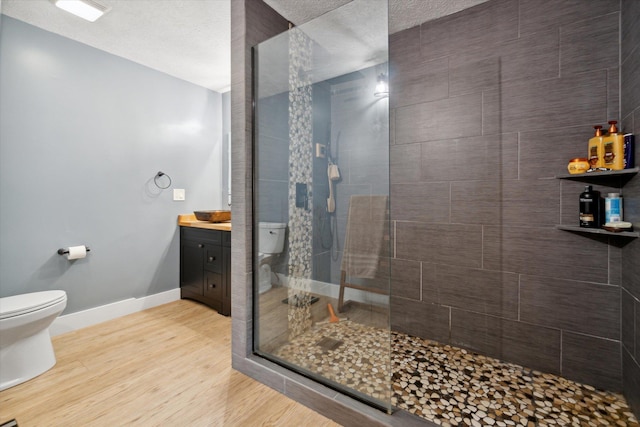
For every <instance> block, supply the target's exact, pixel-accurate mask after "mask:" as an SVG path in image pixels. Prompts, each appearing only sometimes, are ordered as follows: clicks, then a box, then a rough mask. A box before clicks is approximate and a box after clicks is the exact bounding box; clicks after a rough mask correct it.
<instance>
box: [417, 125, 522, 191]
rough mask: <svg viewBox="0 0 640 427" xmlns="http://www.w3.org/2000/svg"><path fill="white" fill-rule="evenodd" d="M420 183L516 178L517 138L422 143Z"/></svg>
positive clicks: (481, 137) (476, 138)
mask: <svg viewBox="0 0 640 427" xmlns="http://www.w3.org/2000/svg"><path fill="white" fill-rule="evenodd" d="M421 145H422V151H421V158H422V166H421V167H422V169H421V177H422V180H423V181H463V180H500V179H517V178H518V135H517V134H516V133H505V134H501V135H489V136H474V137H469V138H458V139H445V140H439V141H429V142H424V143H422V144H421Z"/></svg>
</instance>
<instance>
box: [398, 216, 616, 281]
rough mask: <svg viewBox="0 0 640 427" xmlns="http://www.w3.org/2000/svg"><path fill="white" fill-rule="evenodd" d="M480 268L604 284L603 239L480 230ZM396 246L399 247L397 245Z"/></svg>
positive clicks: (550, 231)
mask: <svg viewBox="0 0 640 427" xmlns="http://www.w3.org/2000/svg"><path fill="white" fill-rule="evenodd" d="M483 242H484V243H483V260H484V261H483V267H484V268H486V269H489V270H503V271H512V272H516V273H524V274H535V275H540V276H546V277H556V278H565V279H575V280H584V281H592V282H598V283H607V278H608V271H607V252H608V247H607V239H606V238H604V239H602V238H600V239H599V240H592V239H588V238H586V237H585V236H583V235H576V234H573V233H568V232H566V231H560V230H555V229H551V228H525V227H510V228H508V227H504V228H501V227H491V226H485V227H484V240H483ZM398 245H399V243H398Z"/></svg>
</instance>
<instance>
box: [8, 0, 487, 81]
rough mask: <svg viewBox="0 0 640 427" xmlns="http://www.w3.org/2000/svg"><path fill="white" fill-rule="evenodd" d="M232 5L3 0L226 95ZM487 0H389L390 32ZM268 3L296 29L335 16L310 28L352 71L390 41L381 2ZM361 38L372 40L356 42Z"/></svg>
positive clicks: (37, 20) (71, 34)
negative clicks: (76, 10)
mask: <svg viewBox="0 0 640 427" xmlns="http://www.w3.org/2000/svg"><path fill="white" fill-rule="evenodd" d="M231 1H240V0H99V2H100V3H102V4H104V5H106V6H108V7H110V8H111V10H110V11H109V12H108V13H107V14H106V15H104V16H103V17H102V18H100V19H98V20H97V21H96V22H94V23H90V22H87V21H84V20H82V19H80V18H77V17H75V16H73V15H70V14H68V13H67V12H64V11H62V10H60V9H58V8H57V7H55V6H54V5H53V4H52V2H51V1H50V0H0V5H1V8H2V13H4V14H5V15H8V16H10V17H13V18H16V19H19V20H21V21H24V22H27V23H29V24H32V25H35V26H37V27H40V28H42V29H44V30H47V31H51V32H53V33H56V34H59V35H62V36H64V37H68V38H70V39H73V40H77V41H79V42H81V43H84V44H87V45H89V46H93V47H95V48H98V49H101V50H104V51H106V52H109V53H112V54H114V55H118V56H121V57H123V58H127V59H129V60H131V61H134V62H137V63H139V64H142V65H145V66H147V67H150V68H153V69H156V70H159V71H162V72H164V73H167V74H170V75H172V76H174V77H178V78H181V79H183V80H186V81H189V82H192V83H195V84H197V85H200V86H203V87H206V88H209V89H213V90H216V91H219V92H224V91H226V90H228V88H229V86H230V81H231V77H230V68H231V67H230V57H231V54H230V51H231V47H230V45H231V35H230V31H231V18H230V2H231ZM485 1H487V0H389V32H390V33H395V32H397V31H401V30H403V29H406V28H410V27H413V26H416V25H418V24H420V23H422V22H426V21H429V20H432V19H436V18H439V17H441V16H445V15H448V14H451V13H455V12H457V11H459V10H462V9H465V8H468V7H471V6H474V5H476V4H479V3H483V2H485ZM265 2H266V3H267V4H269V5H270V6H271V7H272V8H274V9H275V10H276V11H277V12H278V13H280V14H281V15H282V16H284V17H285V18H287V19H288V20H289V21H291V22H293V23H294V24H296V25H301V24H304V23H306V22H309V21H311V20H313V19H314V18H316V17H318V16H321V15H329V16H326V17H325V18H326V19H324V20H322V23H321V24H320V23H318V25H314V24H313V23H310V26H307V28H306V30H308V31H310V32H312V33H314V34H316V36H315V37H314V39H316V42H318V43H319V44H321V45H323V46H324V47H325V48H327V49H329V50H331V49H333V51H332V52H330V53H331V54H339V51H341V52H343V53H345V52H346V53H347V55H345V56H344V60H345V61H348V62H349V66H348V67H345V68H349V69H354V67H357V65H356V64H355V63H356V62H357V61H361V68H362V67H365V66H368V65H371V64H374V63H376V61H378V60H379V57H380V56H381V55H380V52H381V51H382V50H384V46H382V45H380V44H379V42H380V40H382V42H383V43H386V42H385V41H384V39H380V38H378V37H377V34H376V31H375V30H376V29H375V28H372V27H375V25H372V22H373V21H375V19H377V17H376V15H377V10H379V9H380V4H381V3H380V2H379V1H377V0H376V1H374V0H354V1H352V0H265ZM348 3H353V4H351V5H348ZM341 6H344V9H342V10H341V11H335V13H328V12H330V11H332V10H334V9H336V8H338V7H341ZM354 34H355V35H358V34H360V35H364V37H362V38H359V39H358V38H357V37H355V38H354V37H353V35H354ZM347 40H351V41H350V43H346V41H347ZM363 49H365V51H363ZM367 49H368V51H367ZM357 52H360V54H359V55H358V54H356V53H357ZM345 65H346V64H345ZM355 69H357V68H355Z"/></svg>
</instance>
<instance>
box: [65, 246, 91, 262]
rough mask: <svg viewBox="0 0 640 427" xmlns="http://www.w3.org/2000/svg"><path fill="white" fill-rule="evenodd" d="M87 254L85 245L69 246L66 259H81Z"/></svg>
mask: <svg viewBox="0 0 640 427" xmlns="http://www.w3.org/2000/svg"><path fill="white" fill-rule="evenodd" d="M86 256H87V247H86V246H84V245H82V246H69V253H68V254H67V259H81V258H84V257H86Z"/></svg>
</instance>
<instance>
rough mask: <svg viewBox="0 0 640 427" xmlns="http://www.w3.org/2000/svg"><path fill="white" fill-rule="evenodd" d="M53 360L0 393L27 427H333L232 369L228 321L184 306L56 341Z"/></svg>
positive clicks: (7, 415)
mask: <svg viewBox="0 0 640 427" xmlns="http://www.w3.org/2000/svg"><path fill="white" fill-rule="evenodd" d="M53 344H54V348H55V351H56V357H57V364H56V366H55V367H54V368H53V369H51V370H50V371H48V372H46V373H44V374H42V375H40V376H39V377H37V378H34V379H33V380H31V381H27V382H26V383H23V384H20V385H18V386H15V387H12V388H10V389H8V390H4V391H2V392H0V422H4V421H8V420H10V419H12V418H15V419H16V420H17V421H18V423H19V425H20V427H29V426H47V427H49V426H115V425H121V426H124V425H126V426H174V425H176V426H177V425H180V426H196V427H197V426H203V427H204V426H267V425H274V426H275V425H278V426H289V425H292V426H293V425H313V426H337V424H335V423H334V422H332V421H331V420H329V419H327V418H325V417H323V416H321V415H319V414H317V413H315V412H313V411H312V410H310V409H308V408H306V407H305V406H302V405H300V404H298V403H296V402H294V401H293V400H291V399H289V398H287V397H285V396H283V395H281V394H280V393H278V392H276V391H274V390H272V389H270V388H268V387H266V386H265V385H263V384H260V383H258V382H257V381H254V380H253V379H251V378H249V377H247V376H245V375H243V374H241V373H239V372H237V371H234V370H233V369H231V319H229V318H228V317H224V316H220V315H219V314H218V313H216V312H215V311H213V310H211V309H209V308H208V307H206V306H204V305H201V304H198V303H195V302H192V301H187V300H181V301H176V302H172V303H170V304H165V305H162V306H159V307H155V308H152V309H149V310H145V311H142V312H139V313H135V314H131V315H129V316H124V317H121V318H119V319H116V320H112V321H109V322H105V323H102V324H99V325H95V326H92V327H89V328H85V329H82V330H78V331H74V332H70V333H67V334H64V335H60V336H58V337H55V338H54V339H53Z"/></svg>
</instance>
